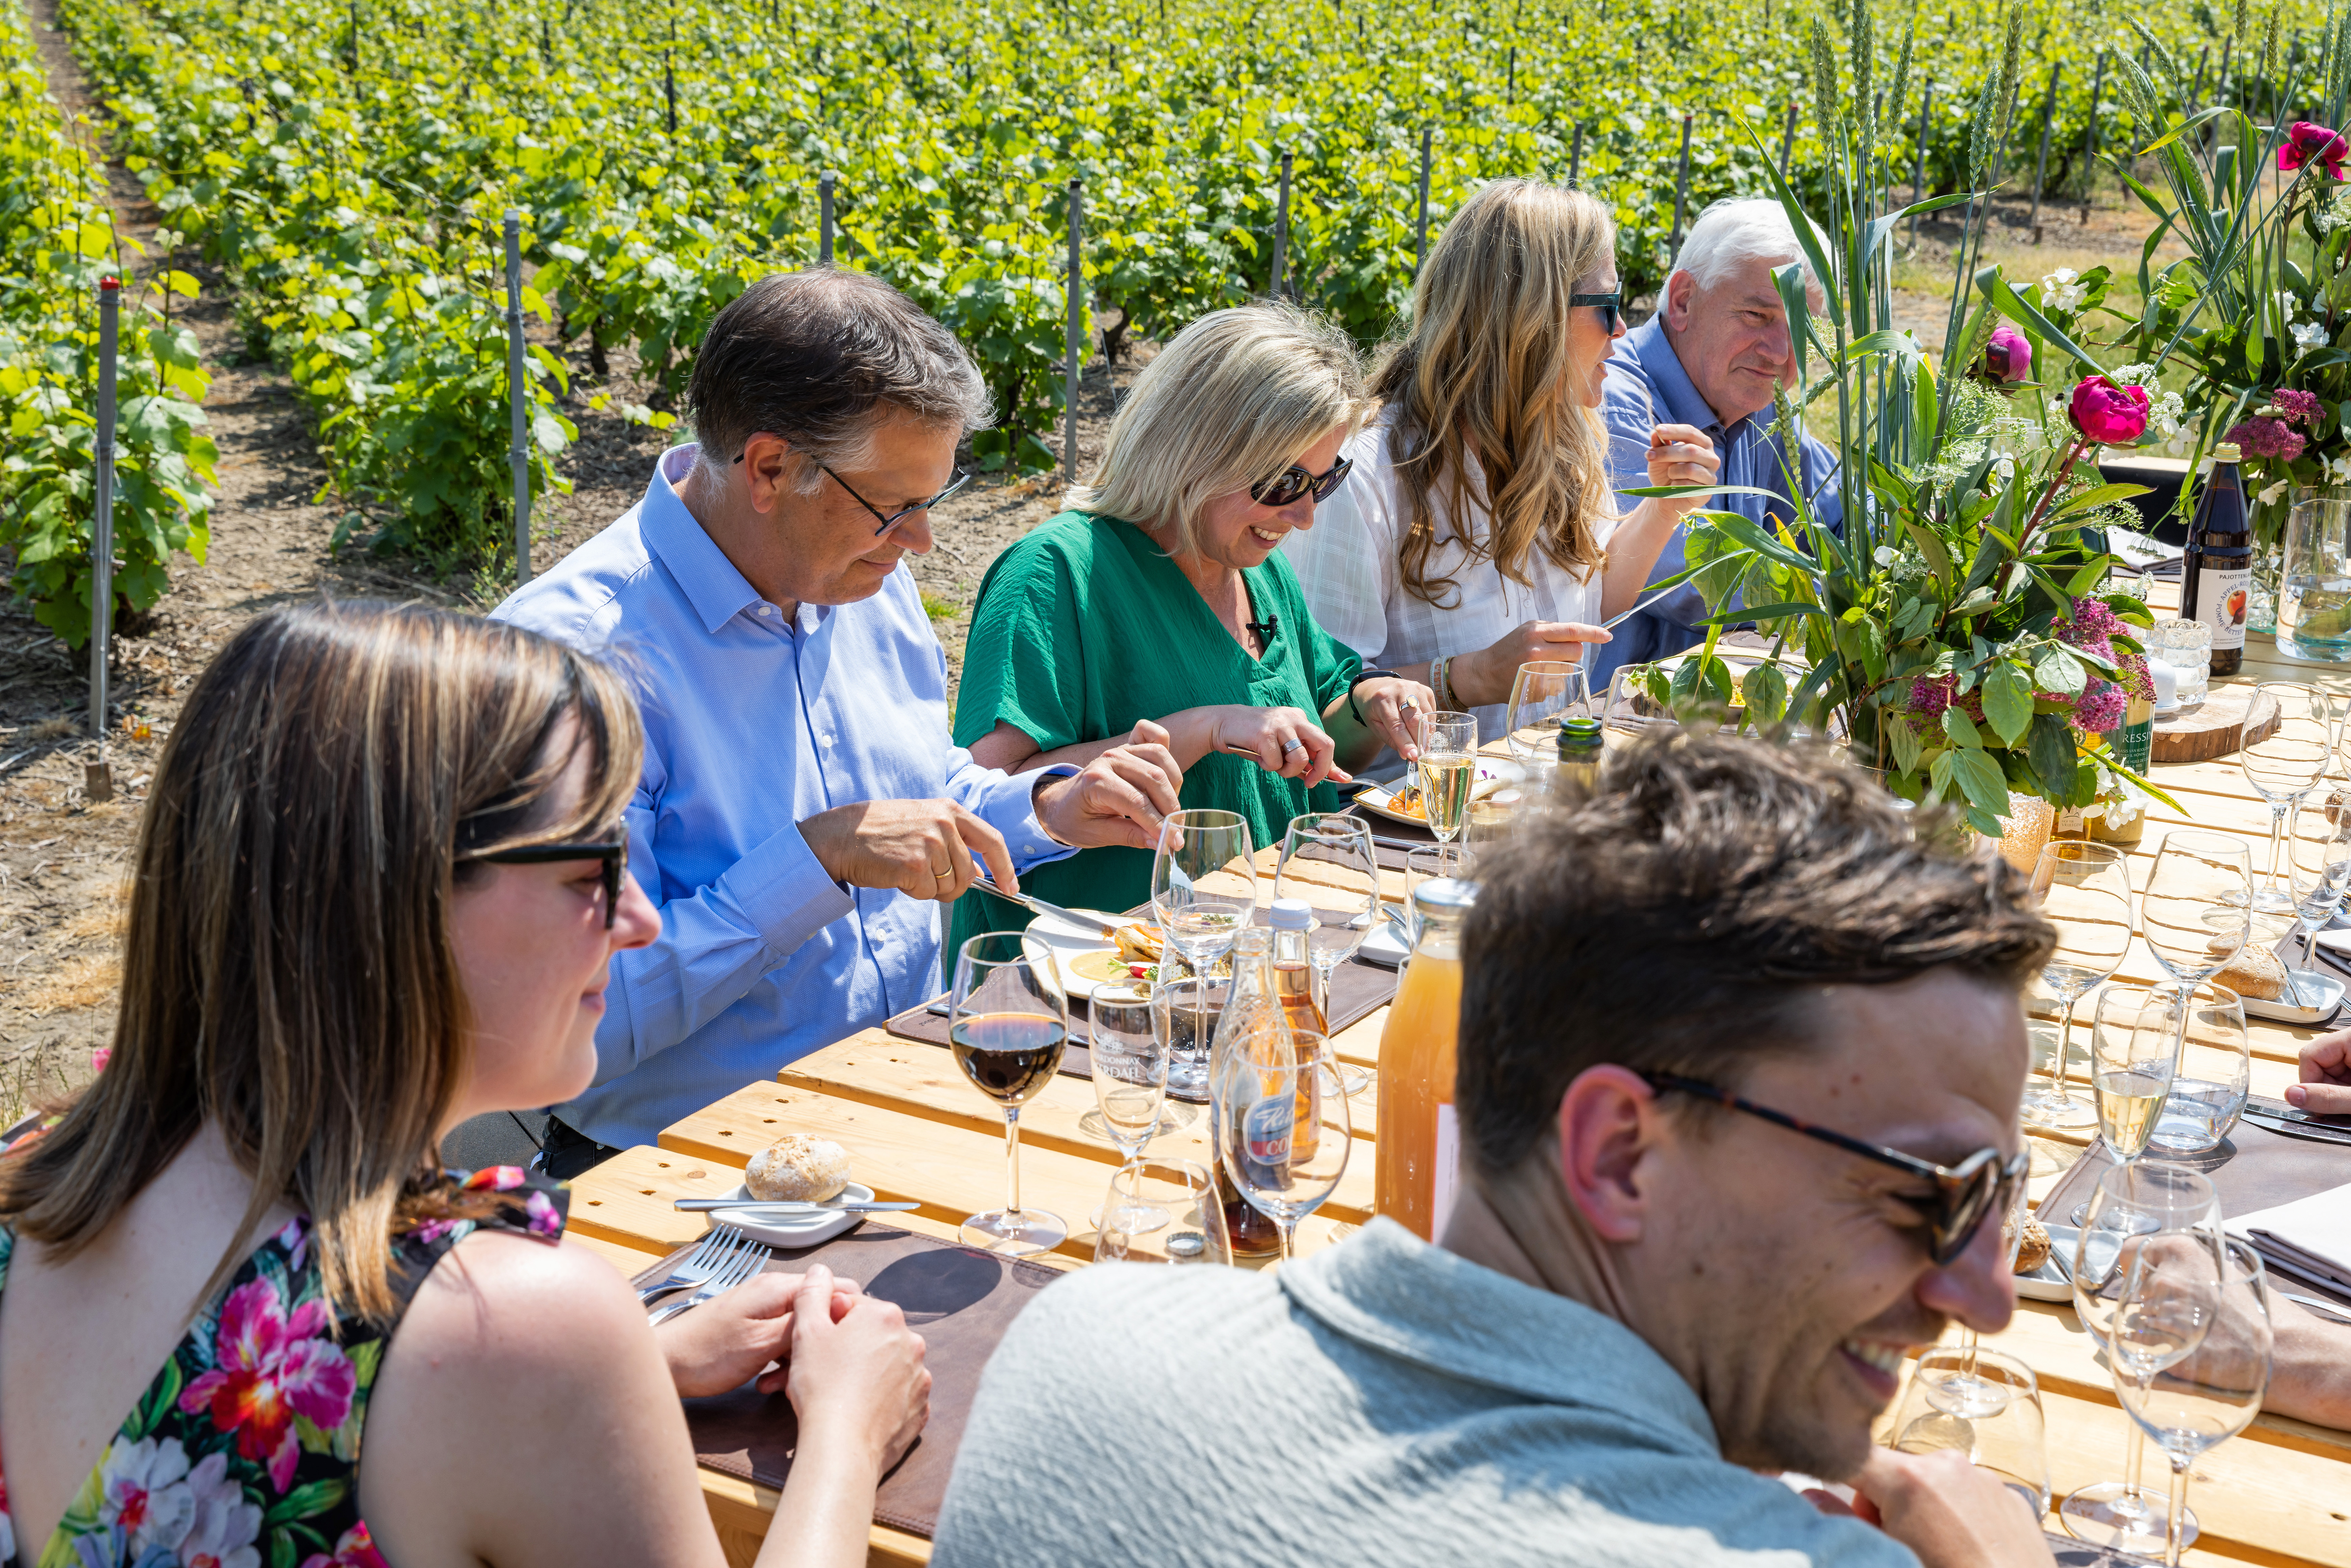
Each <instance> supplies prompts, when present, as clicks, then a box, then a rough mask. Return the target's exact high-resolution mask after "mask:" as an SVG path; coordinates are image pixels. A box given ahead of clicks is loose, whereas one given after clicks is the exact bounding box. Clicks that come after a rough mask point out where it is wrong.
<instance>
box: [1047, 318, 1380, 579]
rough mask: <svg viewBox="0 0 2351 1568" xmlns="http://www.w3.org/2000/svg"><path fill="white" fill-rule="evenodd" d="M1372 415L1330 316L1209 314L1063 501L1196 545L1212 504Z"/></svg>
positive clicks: (1166, 357) (1181, 550) (1151, 379)
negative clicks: (1090, 477)
mask: <svg viewBox="0 0 2351 1568" xmlns="http://www.w3.org/2000/svg"><path fill="white" fill-rule="evenodd" d="M1370 412H1371V402H1370V400H1369V399H1368V398H1367V397H1366V396H1365V395H1364V371H1363V362H1362V361H1361V360H1360V359H1359V358H1358V357H1357V355H1356V353H1355V345H1354V343H1353V340H1350V339H1349V338H1348V336H1347V334H1346V333H1345V332H1343V330H1341V329H1339V327H1338V326H1337V325H1336V324H1335V323H1333V322H1332V321H1331V320H1330V319H1327V318H1325V317H1322V316H1320V315H1316V314H1314V313H1312V312H1310V311H1306V310H1301V309H1300V308H1298V307H1297V306H1295V305H1291V304H1289V303H1287V302H1286V301H1282V300H1278V299H1276V300H1260V301H1259V302H1258V303H1256V304H1253V305H1242V306H1237V307H1235V308H1231V309H1229V310H1212V311H1210V312H1209V313H1208V314H1207V315H1206V316H1203V317H1201V318H1200V319H1198V320H1196V321H1195V322H1193V323H1192V324H1191V325H1190V326H1188V327H1186V328H1185V329H1183V330H1182V331H1180V332H1178V333H1176V334H1175V340H1173V341H1172V342H1170V343H1169V344H1168V345H1167V346H1166V347H1165V348H1164V349H1162V350H1159V354H1158V357H1157V358H1155V359H1154V360H1153V361H1151V362H1150V363H1149V364H1147V365H1145V366H1144V368H1143V373H1142V374H1141V375H1138V376H1136V377H1135V378H1134V387H1133V389H1132V390H1130V391H1129V392H1128V393H1127V396H1126V401H1125V402H1124V403H1123V404H1122V405H1120V408H1119V411H1118V415H1117V417H1116V418H1114V419H1113V420H1112V421H1111V426H1110V441H1109V444H1108V446H1107V448H1106V449H1105V450H1104V451H1103V453H1102V465H1101V466H1100V467H1098V468H1097V469H1096V470H1095V472H1094V482H1093V483H1092V484H1091V485H1073V486H1071V487H1070V492H1069V495H1068V496H1067V497H1066V498H1065V499H1064V500H1063V502H1062V504H1063V505H1064V506H1065V507H1069V508H1071V510H1073V511H1080V512H1091V513H1093V514H1096V515H1098V516H1103V517H1119V518H1123V520H1125V521H1127V522H1131V523H1134V524H1137V525H1144V524H1148V525H1152V526H1154V527H1155V528H1160V529H1163V530H1165V531H1167V532H1168V533H1170V534H1171V535H1172V538H1171V539H1169V540H1168V541H1166V542H1167V544H1168V548H1169V549H1170V551H1171V553H1174V554H1178V555H1181V554H1185V553H1187V552H1189V551H1192V550H1194V549H1197V548H1198V544H1199V521H1200V516H1201V514H1202V512H1204V511H1205V510H1206V509H1207V506H1208V504H1209V503H1210V502H1212V501H1215V500H1217V499H1218V498H1219V497H1225V496H1229V495H1231V494H1232V493H1233V492H1234V491H1236V490H1244V489H1247V488H1249V486H1253V485H1259V484H1262V483H1264V482H1265V481H1266V480H1268V479H1271V478H1274V477H1276V476H1279V475H1280V473H1281V472H1282V470H1283V469H1285V468H1288V467H1289V466H1290V465H1291V464H1292V463H1295V462H1296V461H1297V460H1298V455H1299V454H1300V453H1301V452H1303V451H1304V450H1305V449H1306V448H1307V447H1309V446H1311V445H1312V444H1314V443H1315V442H1317V441H1319V440H1321V439H1322V437H1324V436H1325V435H1328V434H1330V433H1331V432H1332V431H1333V430H1337V431H1340V432H1341V433H1342V434H1343V435H1352V434H1354V432H1355V430H1356V428H1357V427H1358V426H1360V425H1361V424H1362V423H1363V422H1364V417H1365V416H1366V415H1367V414H1368V413H1370Z"/></svg>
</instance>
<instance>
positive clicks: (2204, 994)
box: [2147, 984, 2253, 1159]
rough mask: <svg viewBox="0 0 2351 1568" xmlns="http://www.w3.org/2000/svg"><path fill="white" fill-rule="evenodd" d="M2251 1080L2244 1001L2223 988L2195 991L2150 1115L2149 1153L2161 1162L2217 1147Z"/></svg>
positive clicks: (2233, 1122)
mask: <svg viewBox="0 0 2351 1568" xmlns="http://www.w3.org/2000/svg"><path fill="white" fill-rule="evenodd" d="M2252 1076H2253V1055H2252V1041H2251V1040H2250V1038H2249V1037H2248V1036H2247V1034H2246V1031H2245V1004H2244V1001H2243V1000H2242V998H2240V997H2239V996H2238V995H2237V993H2236V992H2234V991H2232V990H2231V989H2230V988H2228V987H2226V986H2219V985H2210V984H2207V985H2201V986H2199V987H2197V988H2195V989H2194V990H2193V991H2191V992H2190V993H2189V999H2188V1017H2187V1019H2185V1020H2184V1027H2182V1028H2181V1029H2180V1032H2179V1065H2178V1067H2177V1068H2175V1069H2174V1070H2173V1073H2172V1079H2171V1092H2170V1093H2169V1094H2168V1096H2166V1097H2165V1099H2164V1100H2163V1102H2162V1103H2161V1104H2160V1106H2159V1107H2158V1111H2157V1113H2156V1118H2155V1126H2154V1129H2153V1135H2152V1136H2151V1137H2150V1138H2149V1139H2148V1140H2147V1148H2148V1150H2149V1152H2150V1153H2152V1154H2153V1155H2155V1156H2156V1157H2157V1158H2158V1159H2167V1158H2177V1157H2179V1155H2200V1154H2202V1153H2203V1152H2204V1151H2206V1150H2207V1149H2210V1148H2215V1147H2217V1146H2218V1145H2220V1140H2221V1139H2222V1138H2224V1137H2226V1136H2228V1134H2229V1130H2230V1129H2231V1127H2234V1126H2235V1125H2236V1124H2237V1117H2238V1116H2239V1115H2240V1114H2241V1113H2242V1112H2243V1111H2244V1109H2245V1094H2246V1092H2247V1091H2248V1090H2249V1089H2251V1087H2252Z"/></svg>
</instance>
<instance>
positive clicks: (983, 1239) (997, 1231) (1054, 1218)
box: [947, 931, 1070, 1254]
mask: <svg viewBox="0 0 2351 1568" xmlns="http://www.w3.org/2000/svg"><path fill="white" fill-rule="evenodd" d="M1069 1038H1070V1013H1069V999H1068V992H1067V990H1066V989H1065V988H1064V987H1063V985H1062V982H1061V976H1060V974H1059V972H1058V971H1057V969H1056V968H1055V966H1054V962H1053V951H1052V949H1051V948H1050V947H1048V946H1045V945H1044V944H1043V943H1042V942H1029V941H1027V940H1025V939H1024V937H1023V936H1022V934H1021V933H1019V932H1017V931H991V932H987V933H985V934H983V935H981V936H975V937H973V938H972V939H971V940H970V941H968V942H966V943H965V944H964V945H963V950H962V951H961V952H960V953H958V954H956V969H955V988H954V991H953V993H952V997H951V999H950V1001H949V1004H948V1011H947V1039H948V1040H949V1042H950V1043H951V1044H952V1046H953V1047H954V1051H955V1059H956V1066H957V1067H960V1068H962V1069H963V1074H964V1076H965V1077H966V1078H968V1079H970V1080H971V1082H972V1086H973V1087H974V1088H976V1089H977V1090H978V1091H979V1092H981V1093H983V1094H985V1095H987V1097H988V1098H989V1099H991V1100H993V1101H995V1102H996V1103H998V1104H999V1105H1001V1106H1003V1107H1004V1207H1002V1208H998V1209H991V1210H989V1211H987V1213H984V1214H975V1215H973V1216H971V1217H970V1218H967V1219H966V1220H965V1221H964V1222H963V1240H964V1243H965V1244H966V1245H967V1246H971V1247H979V1248H985V1249H987V1250H989V1251H993V1252H1009V1253H1015V1254H1018V1253H1023V1252H1043V1251H1049V1250H1050V1249H1053V1248H1055V1247H1058V1246H1060V1245H1061V1242H1062V1240H1063V1239H1066V1238H1067V1237H1068V1235H1069V1234H1070V1228H1069V1227H1068V1226H1067V1225H1065V1224H1064V1223H1062V1220H1061V1216H1060V1215H1057V1214H1048V1213H1047V1212H1045V1211H1044V1210H1043V1209H1041V1208H1023V1207H1020V1107H1021V1104H1022V1103H1024V1102H1026V1101H1028V1100H1029V1099H1032V1098H1034V1097H1035V1095H1036V1093H1037V1092H1038V1091H1039V1090H1040V1089H1042V1088H1044V1087H1045V1085H1046V1084H1048V1083H1050V1082H1052V1079H1053V1074H1054V1073H1055V1072H1056V1071H1059V1070H1060V1068H1061V1050H1062V1048H1063V1047H1064V1046H1065V1045H1066V1044H1068V1042H1069Z"/></svg>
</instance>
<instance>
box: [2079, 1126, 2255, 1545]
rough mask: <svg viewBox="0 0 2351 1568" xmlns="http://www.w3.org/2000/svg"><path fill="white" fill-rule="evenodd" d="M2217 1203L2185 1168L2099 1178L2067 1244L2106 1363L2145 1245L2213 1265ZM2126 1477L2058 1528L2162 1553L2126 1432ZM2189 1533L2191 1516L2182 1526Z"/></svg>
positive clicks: (2096, 1490) (2090, 1494)
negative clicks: (2183, 1251) (2207, 1258)
mask: <svg viewBox="0 0 2351 1568" xmlns="http://www.w3.org/2000/svg"><path fill="white" fill-rule="evenodd" d="M2183 1241H2184V1242H2185V1243H2187V1244H2189V1245H2193V1246H2197V1247H2201V1248H2203V1249H2207V1250H2208V1251H2210V1253H2211V1255H2212V1256H2213V1258H2214V1259H2215V1260H2216V1261H2215V1265H2214V1267H2215V1270H2216V1271H2217V1268H2218V1263H2217V1260H2218V1258H2219V1250H2220V1198H2219V1197H2218V1196H2217V1195H2216V1194H2215V1193H2214V1192H2213V1190H2212V1183H2211V1180H2210V1178H2209V1177H2207V1176H2203V1175H2201V1174H2200V1173H2199V1172H2196V1171H2192V1170H2189V1169H2188V1168H2187V1167H2185V1166H2172V1165H2164V1164H2161V1163H2159V1162H2157V1161H2153V1160H2143V1161H2139V1162H2137V1163H2136V1164H2133V1165H2128V1166H2116V1167H2115V1168H2113V1169H2112V1170H2109V1171H2106V1172H2105V1173H2104V1174H2102V1175H2101V1176H2099V1177H2098V1186H2097V1190H2096V1191H2095V1192H2093V1193H2092V1194H2091V1195H2090V1204H2089V1208H2088V1210H2087V1211H2086V1212H2085V1215H2084V1216H2083V1220H2082V1230H2081V1235H2080V1236H2079V1237H2078V1238H2077V1239H2075V1241H2074V1263H2073V1270H2072V1272H2073V1276H2074V1310H2075V1311H2076V1312H2079V1313H2080V1315H2081V1319H2082V1327H2083V1328H2084V1330H2085V1331H2086V1332H2087V1333H2089V1335H2090V1337H2091V1338H2092V1339H2093V1340H2095V1342H2096V1343H2097V1344H2098V1346H2099V1348H2101V1349H2102V1350H2105V1351H2106V1352H2107V1354H2108V1355H2109V1356H2110V1357H2111V1356H2113V1355H2114V1354H2116V1353H2115V1352H2114V1351H2113V1349H2112V1346H2111V1344H2110V1341H2111V1339H2112V1329H2113V1324H2114V1320H2115V1314H2116V1311H2117V1310H2118V1309H2119V1308H2120V1307H2121V1305H2122V1303H2123V1301H2125V1300H2126V1299H2127V1297H2128V1296H2129V1293H2130V1290H2131V1281H2132V1273H2133V1270H2134V1269H2135V1268H2136V1267H2137V1265H2138V1263H2139V1262H2140V1260H2142V1259H2143V1258H2144V1257H2145V1256H2147V1249H2148V1248H2149V1247H2150V1246H2151V1245H2156V1246H2159V1247H2160V1248H2161V1249H2164V1250H2169V1249H2173V1248H2176V1247H2177V1246H2179V1245H2180V1244H2181V1243H2182V1242H2183ZM2128 1449H2129V1451H2128V1455H2127V1458H2126V1461H2125V1471H2126V1477H2127V1479H2124V1480H2119V1481H2102V1482H2099V1483H2098V1484H2097V1485H2095V1486H2086V1487H2083V1488H2080V1489H2079V1490H2075V1491H2074V1492H2073V1493H2072V1494H2070V1495H2069V1496H2068V1497H2067V1498H2066V1499H2065V1501H2064V1504H2063V1505H2062V1506H2061V1507H2060V1508H2059V1509H2058V1511H2057V1517H2058V1518H2059V1519H2060V1520H2061V1521H2063V1522H2064V1526H2065V1528H2066V1529H2067V1530H2068V1531H2071V1532H2072V1533H2073V1534H2074V1535H2076V1536H2078V1537H2080V1538H2081V1539H2082V1540H2085V1541H2089V1542H2095V1543H2096V1544H2098V1545H2101V1546H2110V1547H2113V1548H2115V1549H2116V1550H2117V1551H2123V1552H2160V1551H2162V1550H2163V1548H2164V1540H2165V1531H2166V1526H2165V1523H2164V1516H2163V1514H2162V1512H2161V1511H2158V1509H2157V1508H2156V1507H2155V1505H2154V1504H2153V1503H2152V1502H2150V1501H2148V1500H2147V1495H2146V1493H2145V1492H2144V1491H2143V1490H2141V1488H2140V1485H2139V1472H2140V1470H2141V1469H2142V1468H2143V1465H2144V1461H2145V1450H2146V1439H2145V1437H2144V1435H2143V1434H2142V1433H2141V1432H2140V1430H2139V1428H2138V1427H2137V1426H2133V1427H2131V1429H2130V1438H2129V1444H2128ZM2187 1525H2188V1528H2189V1530H2191V1531H2192V1530H2193V1529H2194V1527H2195V1521H2194V1519H2193V1517H2192V1516H2190V1517H2189V1520H2188V1521H2187Z"/></svg>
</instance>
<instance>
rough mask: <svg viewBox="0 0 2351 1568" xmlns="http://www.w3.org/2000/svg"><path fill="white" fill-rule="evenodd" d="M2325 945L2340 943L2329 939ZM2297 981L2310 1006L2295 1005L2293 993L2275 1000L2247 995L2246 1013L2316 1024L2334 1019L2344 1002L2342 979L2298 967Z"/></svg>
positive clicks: (2257, 1016)
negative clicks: (2321, 1020) (2322, 1020)
mask: <svg viewBox="0 0 2351 1568" xmlns="http://www.w3.org/2000/svg"><path fill="white" fill-rule="evenodd" d="M2325 946H2329V947H2335V946H2337V945H2336V944H2335V943H2333V942H2328V943H2325ZM2294 984H2295V985H2297V986H2299V987H2301V988H2302V999H2303V1000H2304V1002H2307V1003H2308V1004H2310V1005H2309V1006H2307V1007H2299V1008H2298V1007H2295V1006H2294V997H2293V995H2292V993H2288V994H2287V995H2285V996H2282V997H2278V998H2274V999H2273V1000H2263V999H2262V998H2260V997H2247V998H2245V999H2244V1000H2245V1011H2246V1013H2247V1014H2248V1015H2249V1016H2251V1017H2252V1018H2257V1019H2269V1020H2270V1021H2271V1022H2273V1023H2316V1022H2318V1021H2319V1020H2320V1019H2329V1018H2333V1017H2334V1016H2335V1009H2336V1008H2339V1007H2341V1006H2342V1005H2343V982H2342V981H2341V980H2339V979H2336V978H2335V977H2334V976H2333V975H2330V974H2328V973H2326V972H2325V970H2324V969H2296V970H2294Z"/></svg>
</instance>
